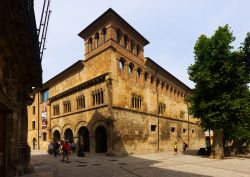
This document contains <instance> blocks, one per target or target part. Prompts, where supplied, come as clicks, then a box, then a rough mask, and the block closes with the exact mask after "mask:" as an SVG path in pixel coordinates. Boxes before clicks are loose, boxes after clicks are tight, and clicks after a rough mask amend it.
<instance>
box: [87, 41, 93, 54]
mask: <svg viewBox="0 0 250 177" xmlns="http://www.w3.org/2000/svg"><path fill="white" fill-rule="evenodd" d="M92 46H93V43H92V38H89V41H88V48H89V52H90V51H91V50H92Z"/></svg>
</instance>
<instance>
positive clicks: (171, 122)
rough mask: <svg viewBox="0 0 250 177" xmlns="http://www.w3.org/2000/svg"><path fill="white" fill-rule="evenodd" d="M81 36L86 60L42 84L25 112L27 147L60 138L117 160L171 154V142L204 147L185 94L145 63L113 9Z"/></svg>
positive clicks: (136, 40)
mask: <svg viewBox="0 0 250 177" xmlns="http://www.w3.org/2000/svg"><path fill="white" fill-rule="evenodd" d="M79 36H80V37H81V38H82V39H83V40H84V46H85V50H84V51H85V57H84V60H79V61H77V62H76V63H74V64H73V65H72V66H70V67H69V68H67V69H66V70H64V71H62V72H61V73H59V74H58V75H56V76H55V77H53V78H52V79H50V80H49V81H47V82H46V83H44V84H43V86H42V89H41V90H40V92H39V93H37V94H36V97H35V102H34V103H33V104H32V105H30V106H29V107H28V114H29V122H28V142H29V144H30V146H31V147H32V148H33V149H43V150H46V149H47V146H48V143H49V142H51V141H57V140H60V139H68V140H69V141H74V142H75V143H77V145H78V147H81V148H83V149H84V151H89V152H93V153H99V152H106V153H108V154H119V155H123V154H132V153H144V152H154V151H158V150H160V151H164V150H172V149H173V144H174V142H178V143H179V144H182V143H183V142H186V143H188V145H189V146H190V147H199V146H201V145H203V144H204V138H205V137H204V132H203V131H202V130H201V128H200V127H199V126H198V125H197V123H196V120H195V119H194V118H193V117H192V116H189V115H188V112H187V105H186V103H185V96H186V95H188V94H190V93H191V89H190V88H189V87H188V86H186V85H185V84H184V83H182V82H181V81H180V80H178V79H177V78H176V77H174V76H173V75H172V74H170V73H169V72H168V71H166V70H165V69H164V68H162V67H161V66H159V65H158V64H157V63H155V62H154V61H153V60H152V59H150V58H148V57H144V46H145V45H147V44H148V43H149V41H148V40H147V39H145V38H144V37H143V36H142V35H141V34H140V33H139V32H137V31H136V30H135V29H134V28H133V27H132V26H131V25H130V24H128V23H127V22H126V21H125V20H124V19H123V18H122V17H120V16H119V15H118V14H117V13H116V12H115V11H114V10H112V9H108V10H107V11H106V12H105V13H104V14H102V15H101V16H100V17H99V18H97V19H96V20H95V21H94V22H93V23H91V24H90V25H88V26H87V27H86V28H85V29H84V30H82V31H81V32H80V33H79Z"/></svg>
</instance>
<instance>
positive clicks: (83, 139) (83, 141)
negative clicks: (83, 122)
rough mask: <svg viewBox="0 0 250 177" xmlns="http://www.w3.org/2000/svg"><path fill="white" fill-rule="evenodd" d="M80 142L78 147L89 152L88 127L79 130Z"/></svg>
mask: <svg viewBox="0 0 250 177" xmlns="http://www.w3.org/2000/svg"><path fill="white" fill-rule="evenodd" d="M78 136H79V142H78V146H79V147H82V148H83V151H84V152H89V131H88V129H87V127H84V126H83V127H81V128H80V129H79V130H78Z"/></svg>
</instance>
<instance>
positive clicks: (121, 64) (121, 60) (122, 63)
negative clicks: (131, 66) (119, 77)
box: [119, 58, 125, 70]
mask: <svg viewBox="0 0 250 177" xmlns="http://www.w3.org/2000/svg"><path fill="white" fill-rule="evenodd" d="M119 68H120V70H124V69H125V60H124V58H121V59H120V61H119Z"/></svg>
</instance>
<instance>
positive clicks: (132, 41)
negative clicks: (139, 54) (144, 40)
mask: <svg viewBox="0 0 250 177" xmlns="http://www.w3.org/2000/svg"><path fill="white" fill-rule="evenodd" d="M130 51H131V52H132V53H134V52H135V41H134V40H131V41H130Z"/></svg>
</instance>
